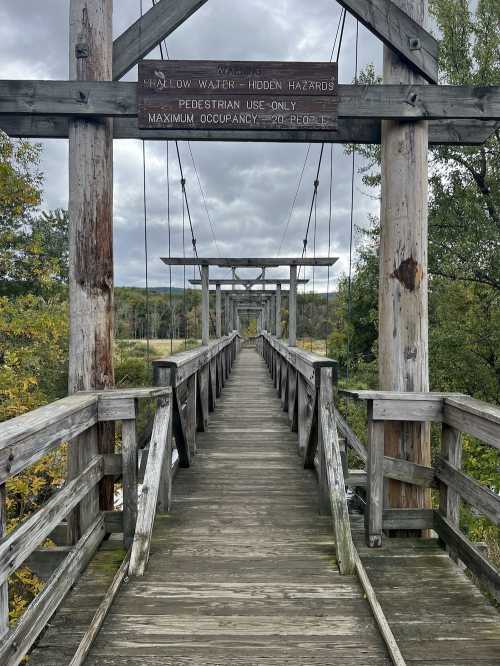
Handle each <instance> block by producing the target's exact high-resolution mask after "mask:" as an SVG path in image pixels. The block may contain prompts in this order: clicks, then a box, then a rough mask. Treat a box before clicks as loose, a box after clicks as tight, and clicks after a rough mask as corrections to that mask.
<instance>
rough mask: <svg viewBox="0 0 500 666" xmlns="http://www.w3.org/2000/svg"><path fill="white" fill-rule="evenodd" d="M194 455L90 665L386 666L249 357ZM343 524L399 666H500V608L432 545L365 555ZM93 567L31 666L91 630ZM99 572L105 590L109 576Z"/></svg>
mask: <svg viewBox="0 0 500 666" xmlns="http://www.w3.org/2000/svg"><path fill="white" fill-rule="evenodd" d="M197 445H198V453H197V455H196V457H195V459H194V463H193V465H192V467H190V468H189V469H181V470H179V473H178V476H177V478H176V481H175V484H174V501H173V508H172V512H171V514H169V515H158V516H157V519H156V524H155V531H154V536H153V543H152V548H151V556H150V561H149V565H148V569H147V571H146V574H145V576H144V577H143V578H136V579H130V580H128V581H127V582H126V583H125V584H124V585H123V586H122V588H121V590H120V593H119V594H118V597H117V598H116V600H115V602H114V604H113V606H112V609H111V611H110V613H109V615H108V617H107V619H106V621H105V623H104V626H103V628H102V629H101V632H100V634H99V636H98V638H97V640H96V642H95V644H94V646H93V648H92V651H91V653H90V656H89V658H88V659H87V662H86V663H87V664H89V665H91V666H97V665H100V666H118V664H120V665H121V664H130V665H131V666H139V665H141V666H142V665H145V666H148V665H151V666H167V665H172V666H173V665H174V664H175V665H179V666H183V665H187V664H189V665H192V666H202V665H204V666H215V665H220V666H224V665H226V664H227V665H228V666H229V665H231V666H250V665H252V666H255V665H258V664H263V665H264V666H278V665H282V664H293V665H306V664H307V665H308V666H316V665H318V666H319V664H322V665H326V664H331V665H339V666H340V665H341V666H354V665H361V664H363V665H367V664H370V665H372V666H380V665H382V664H384V665H385V664H390V663H391V662H390V660H389V657H388V655H387V652H386V648H385V645H384V643H383V641H382V639H381V636H380V634H379V631H378V629H377V626H376V623H375V620H374V618H373V615H372V613H371V610H370V606H369V605H368V602H367V601H366V599H365V597H364V594H363V590H362V589H361V586H360V584H359V582H358V580H357V578H356V577H346V576H341V575H340V574H339V573H338V570H337V566H336V562H335V548H334V542H333V533H332V529H331V522H330V518H329V517H327V516H320V515H318V499H317V497H318V493H317V483H316V479H315V476H314V473H313V472H311V471H309V470H304V469H303V466H302V462H301V459H300V458H299V456H298V455H297V436H296V434H295V433H292V432H290V428H289V423H288V419H287V417H286V415H285V414H284V413H283V412H282V410H281V405H280V400H279V398H278V397H277V395H276V392H275V389H274V387H273V385H272V381H271V379H270V378H269V374H268V372H267V369H266V367H265V364H264V362H263V360H262V358H261V357H260V356H258V355H257V354H256V352H255V351H254V350H253V349H248V348H245V349H243V350H242V352H241V353H240V355H239V357H238V358H237V360H236V362H235V365H234V369H233V373H232V374H231V376H230V378H229V381H228V382H227V384H226V386H225V387H224V391H223V394H222V396H221V399H220V401H219V402H218V403H217V407H216V411H215V412H214V414H213V415H212V417H211V419H210V422H209V427H208V430H207V432H205V433H199V434H198V436H197ZM353 526H354V534H355V540H356V543H357V545H358V547H359V552H360V555H361V557H362V560H363V562H364V564H365V567H366V569H367V571H368V573H369V575H370V577H371V578H372V583H373V585H374V587H375V589H376V591H377V593H378V594H379V595H380V601H381V603H382V606H383V608H384V611H385V612H386V614H387V617H388V619H389V621H390V623H391V628H392V629H393V631H394V633H395V635H396V637H397V638H398V641H399V642H400V647H401V649H402V652H403V654H404V655H405V658H406V660H407V663H414V664H418V665H419V666H430V664H434V665H436V666H437V665H439V666H451V665H452V664H461V665H462V666H465V665H466V664H467V665H469V664H480V665H481V666H493V664H498V663H500V659H499V654H500V649H499V648H500V619H499V616H498V614H497V612H496V611H495V610H494V609H493V608H492V607H490V606H489V605H488V603H487V602H486V601H485V600H484V598H483V597H482V595H481V594H480V593H479V592H478V591H477V590H476V588H475V587H474V586H473V585H472V583H471V582H470V581H469V580H468V579H467V578H466V577H465V575H464V574H463V573H462V572H461V571H459V570H458V568H457V567H456V565H455V564H454V563H453V562H452V561H451V560H450V559H449V558H448V556H447V554H446V553H445V552H444V551H443V550H441V549H440V548H439V547H438V546H437V542H436V541H432V540H431V541H429V540H427V541H423V540H418V539H415V540H412V539H405V540H404V541H403V540H394V541H392V540H388V539H387V540H385V544H387V545H384V548H383V549H382V550H369V549H366V548H365V547H364V546H363V543H362V537H361V525H360V523H359V519H358V518H356V517H354V518H353ZM108 547H109V545H108ZM100 556H101V557H103V554H102V553H101V554H100ZM98 557H99V555H98ZM97 561H98V560H97ZM92 566H94V569H95V567H96V565H95V564H91V565H90V568H89V569H88V570H87V572H86V573H85V574H84V576H83V577H82V579H81V580H80V582H79V584H78V585H77V587H76V588H75V591H74V592H73V594H71V595H69V596H68V597H67V599H66V601H65V602H64V604H63V605H62V607H61V608H60V610H59V611H58V613H57V614H56V616H55V617H54V619H53V621H52V622H51V626H50V627H49V628H48V630H47V631H46V632H45V635H44V636H43V637H42V638H41V640H40V642H39V647H38V649H37V650H35V653H34V655H33V657H32V663H34V664H37V665H40V666H48V665H49V664H50V665H51V666H57V665H58V664H67V663H68V662H69V659H68V656H71V654H72V653H73V652H74V649H76V646H77V644H78V641H79V640H80V638H81V636H82V635H83V633H84V631H85V629H86V628H87V626H88V623H89V622H90V619H91V615H92V613H91V611H90V610H89V608H90V605H91V603H90V600H94V604H93V605H94V607H95V605H96V601H97V603H98V599H99V595H101V594H102V589H105V586H104V585H103V584H100V587H99V589H97V587H96V586H98V585H99V582H98V583H96V578H95V571H93V570H92ZM98 571H99V572H100V574H99V575H100V576H101V578H102V580H104V579H106V580H107V578H109V573H107V571H106V567H105V566H101V569H99V570H98ZM33 659H34V660H33Z"/></svg>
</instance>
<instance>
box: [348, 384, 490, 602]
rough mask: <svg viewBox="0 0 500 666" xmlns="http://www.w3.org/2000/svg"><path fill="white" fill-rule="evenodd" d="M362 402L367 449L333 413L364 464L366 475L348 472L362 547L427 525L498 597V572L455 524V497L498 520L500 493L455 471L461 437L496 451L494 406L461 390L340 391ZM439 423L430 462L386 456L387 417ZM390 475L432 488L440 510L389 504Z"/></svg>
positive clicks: (457, 502) (459, 459) (458, 503)
mask: <svg viewBox="0 0 500 666" xmlns="http://www.w3.org/2000/svg"><path fill="white" fill-rule="evenodd" d="M342 393H343V394H344V395H346V396H347V397H349V398H354V399H357V400H362V401H364V402H366V405H367V414H368V446H367V447H366V448H365V446H364V445H363V443H362V442H360V441H359V439H358V438H357V437H356V435H355V434H354V433H353V431H352V430H351V429H350V427H349V425H348V424H347V422H346V421H345V419H343V418H342V416H341V415H340V414H339V413H338V412H337V413H336V420H337V424H338V427H339V430H340V431H341V433H342V434H343V436H344V437H345V439H346V442H347V444H348V445H349V446H350V447H352V448H353V450H354V451H355V453H356V454H357V455H358V456H359V457H360V458H361V459H362V460H363V461H364V462H366V477H364V478H363V475H362V474H358V475H356V474H354V475H353V476H352V478H351V479H349V478H348V479H347V482H348V483H352V484H353V485H359V486H362V485H365V484H366V488H367V497H366V502H367V504H366V512H365V518H366V537H367V542H368V545H370V546H373V547H378V546H381V545H382V539H383V531H384V530H391V529H410V530H412V529H413V530H420V529H432V530H434V531H435V532H436V533H437V534H438V536H439V538H440V539H441V540H442V541H443V542H444V543H445V544H446V546H447V548H448V550H449V552H450V554H451V555H452V556H453V557H454V558H455V559H457V558H458V559H459V560H461V561H462V562H463V563H464V564H465V565H466V566H467V568H468V569H469V570H470V571H471V572H472V573H473V574H474V575H475V576H476V578H477V579H478V580H479V581H480V582H481V584H482V585H483V586H484V587H485V589H487V590H488V591H489V592H490V594H492V596H493V597H494V598H495V599H496V600H497V601H500V572H499V571H498V569H497V568H496V567H495V566H493V564H492V563H491V562H490V561H489V560H488V559H487V558H486V557H485V556H484V554H483V553H482V551H481V549H480V548H478V547H477V545H475V544H474V543H473V542H472V541H471V540H470V539H469V538H468V537H467V536H466V534H464V532H463V531H462V530H461V529H460V507H461V502H462V501H464V502H466V503H467V504H468V505H469V506H470V507H471V508H472V509H473V510H474V511H475V512H477V513H479V514H480V515H482V516H483V517H485V518H486V519H487V520H488V521H490V522H491V523H492V524H493V525H495V526H497V527H498V526H500V496H499V495H497V494H495V493H494V492H492V491H491V490H490V489H489V488H487V487H486V486H484V485H481V484H480V483H478V482H477V481H476V480H475V479H473V478H471V477H470V476H467V475H466V474H465V473H464V472H463V471H462V469H461V465H462V435H463V434H467V435H470V436H472V437H474V438H477V439H478V440H480V441H481V442H482V443H483V444H484V445H486V446H489V447H494V448H496V449H500V408H499V407H496V406H493V405H489V404H487V403H485V402H482V401H480V400H475V399H474V398H471V397H469V396H466V395H462V394H449V393H448V394H446V393H397V392H389V391H387V392H385V391H342ZM394 421H396V422H403V423H405V424H407V425H408V426H410V427H411V424H412V423H419V424H421V423H441V424H442V430H441V451H440V455H439V456H438V458H437V460H436V461H435V463H434V465H433V466H427V465H419V464H416V463H413V462H410V461H407V460H401V459H397V458H392V457H389V456H385V455H384V430H385V423H387V422H394ZM385 479H396V480H398V481H403V482H405V483H407V484H410V485H413V486H417V487H419V488H432V489H434V491H435V492H436V491H437V496H438V500H439V508H436V509H432V508H430V509H426V508H415V509H393V508H388V507H387V501H386V498H385V495H384V480H385Z"/></svg>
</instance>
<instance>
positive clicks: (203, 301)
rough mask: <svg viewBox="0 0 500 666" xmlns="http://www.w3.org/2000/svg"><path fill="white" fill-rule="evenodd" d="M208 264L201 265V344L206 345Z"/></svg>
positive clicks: (207, 331) (207, 330) (207, 340)
mask: <svg viewBox="0 0 500 666" xmlns="http://www.w3.org/2000/svg"><path fill="white" fill-rule="evenodd" d="M208 270H209V269H208V265H206V266H202V267H201V344H202V345H208V342H209V337H210V333H209V326H208V320H209V297H210V292H209V290H208V285H209V282H208Z"/></svg>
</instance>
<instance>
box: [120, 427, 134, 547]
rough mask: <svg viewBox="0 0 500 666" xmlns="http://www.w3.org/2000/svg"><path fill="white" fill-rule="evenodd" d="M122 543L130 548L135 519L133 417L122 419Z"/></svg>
mask: <svg viewBox="0 0 500 666" xmlns="http://www.w3.org/2000/svg"><path fill="white" fill-rule="evenodd" d="M122 478H123V545H124V547H125V548H126V549H128V548H130V546H131V545H132V541H133V540H134V533H135V524H136V521H137V436H136V431H135V419H127V420H126V421H122Z"/></svg>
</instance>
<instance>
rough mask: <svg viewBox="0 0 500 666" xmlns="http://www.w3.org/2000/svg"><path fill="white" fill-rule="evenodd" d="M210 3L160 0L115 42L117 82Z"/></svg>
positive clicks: (115, 73)
mask: <svg viewBox="0 0 500 666" xmlns="http://www.w3.org/2000/svg"><path fill="white" fill-rule="evenodd" d="M206 1H207V0H159V2H157V3H156V5H154V6H153V7H152V8H151V9H149V10H148V11H147V12H146V13H145V14H144V15H143V16H142V17H141V18H140V19H138V20H137V21H136V22H135V23H133V24H132V25H131V26H130V27H129V28H127V30H125V32H123V33H122V34H121V35H120V36H119V37H117V38H116V39H115V41H114V42H113V79H115V80H116V79H120V78H121V77H122V76H124V75H125V74H126V73H127V72H128V71H129V70H131V69H132V67H134V65H136V64H137V63H138V62H139V60H141V58H144V56H146V55H147V54H148V53H149V52H150V51H152V50H153V49H154V48H155V46H157V45H158V44H159V43H160V42H162V41H163V40H164V39H165V38H166V37H168V35H170V34H171V33H172V32H173V31H174V30H175V29H176V28H178V27H179V26H180V25H181V24H182V23H184V21H185V20H186V19H187V18H189V17H190V16H191V14H194V12H195V11H196V10H197V9H199V8H200V7H201V6H202V5H204V4H205V2H206Z"/></svg>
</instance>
